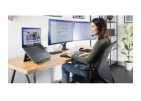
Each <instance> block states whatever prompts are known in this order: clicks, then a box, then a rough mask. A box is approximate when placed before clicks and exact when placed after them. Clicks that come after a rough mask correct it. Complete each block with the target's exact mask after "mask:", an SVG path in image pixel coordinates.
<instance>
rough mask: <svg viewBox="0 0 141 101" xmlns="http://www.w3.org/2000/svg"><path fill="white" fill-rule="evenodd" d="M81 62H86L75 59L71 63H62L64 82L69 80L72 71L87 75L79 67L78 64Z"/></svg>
mask: <svg viewBox="0 0 141 101" xmlns="http://www.w3.org/2000/svg"><path fill="white" fill-rule="evenodd" d="M80 64H84V63H81V62H78V61H75V60H74V61H72V62H71V64H70V63H65V64H63V65H62V82H63V83H68V82H69V77H70V72H71V73H72V74H77V75H80V76H83V77H85V74H84V73H83V72H82V71H81V70H80V69H79V68H77V66H79V65H80Z"/></svg>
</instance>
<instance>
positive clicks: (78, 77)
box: [72, 74, 105, 83]
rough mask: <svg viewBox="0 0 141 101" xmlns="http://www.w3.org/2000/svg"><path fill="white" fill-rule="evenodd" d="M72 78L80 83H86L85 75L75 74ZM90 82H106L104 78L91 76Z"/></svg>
mask: <svg viewBox="0 0 141 101" xmlns="http://www.w3.org/2000/svg"><path fill="white" fill-rule="evenodd" d="M72 78H73V81H77V82H79V83H85V77H82V76H79V75H76V74H74V75H73V76H72ZM90 83H105V82H104V81H103V80H102V79H99V78H97V79H92V78H91V79H90Z"/></svg>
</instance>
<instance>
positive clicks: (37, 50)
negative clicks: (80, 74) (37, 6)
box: [22, 28, 51, 64]
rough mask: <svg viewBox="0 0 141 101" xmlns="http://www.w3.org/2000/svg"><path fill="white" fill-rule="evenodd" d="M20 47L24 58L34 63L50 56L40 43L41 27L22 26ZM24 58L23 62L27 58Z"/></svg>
mask: <svg viewBox="0 0 141 101" xmlns="http://www.w3.org/2000/svg"><path fill="white" fill-rule="evenodd" d="M22 48H23V49H24V51H25V58H28V60H32V61H33V62H34V63H35V64H39V63H43V62H45V61H47V60H49V59H50V58H51V55H50V54H49V53H48V52H47V50H46V49H45V48H44V47H43V46H42V44H41V28H22ZM25 58H24V62H26V61H27V59H25Z"/></svg>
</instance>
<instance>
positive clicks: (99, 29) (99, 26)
mask: <svg viewBox="0 0 141 101" xmlns="http://www.w3.org/2000/svg"><path fill="white" fill-rule="evenodd" d="M97 30H98V31H99V32H100V31H102V26H101V21H100V16H99V20H98V27H97Z"/></svg>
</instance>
